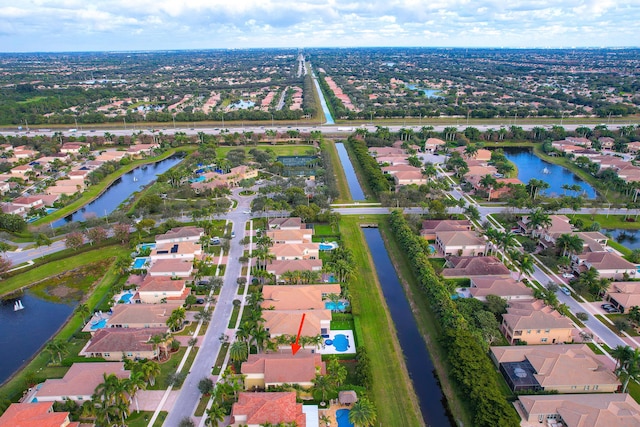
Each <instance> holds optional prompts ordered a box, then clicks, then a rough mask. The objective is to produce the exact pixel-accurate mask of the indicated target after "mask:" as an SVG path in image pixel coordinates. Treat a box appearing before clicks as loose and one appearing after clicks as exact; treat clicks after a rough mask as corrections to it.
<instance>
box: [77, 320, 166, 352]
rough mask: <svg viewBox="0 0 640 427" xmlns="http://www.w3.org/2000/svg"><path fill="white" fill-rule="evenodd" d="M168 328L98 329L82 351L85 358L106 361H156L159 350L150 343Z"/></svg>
mask: <svg viewBox="0 0 640 427" xmlns="http://www.w3.org/2000/svg"><path fill="white" fill-rule="evenodd" d="M168 330H169V328H167V327H166V326H165V327H162V328H141V329H138V328H135V329H131V328H103V329H98V330H97V331H96V332H95V333H94V334H93V336H92V337H91V339H90V340H89V342H88V343H87V345H86V346H85V347H84V349H83V350H82V351H81V352H80V355H81V356H85V357H102V358H103V359H105V360H108V361H121V360H123V358H126V359H130V360H141V359H149V360H152V359H156V358H157V357H158V352H159V348H158V346H157V345H155V344H154V343H152V342H151V338H153V337H154V336H156V335H160V336H164V335H165V334H166V333H167V332H168Z"/></svg>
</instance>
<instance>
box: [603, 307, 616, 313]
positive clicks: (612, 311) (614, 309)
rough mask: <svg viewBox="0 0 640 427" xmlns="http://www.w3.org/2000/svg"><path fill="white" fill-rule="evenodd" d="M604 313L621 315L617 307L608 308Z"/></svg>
mask: <svg viewBox="0 0 640 427" xmlns="http://www.w3.org/2000/svg"><path fill="white" fill-rule="evenodd" d="M604 311H606V312H607V313H609V314H615V313H620V310H618V309H616V308H615V307H611V308H607V309H605V310H604Z"/></svg>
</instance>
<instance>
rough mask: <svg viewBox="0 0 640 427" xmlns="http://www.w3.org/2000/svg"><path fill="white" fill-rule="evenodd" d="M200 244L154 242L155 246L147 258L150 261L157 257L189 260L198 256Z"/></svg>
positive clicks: (200, 250)
mask: <svg viewBox="0 0 640 427" xmlns="http://www.w3.org/2000/svg"><path fill="white" fill-rule="evenodd" d="M201 255H202V246H201V245H200V244H199V243H194V242H175V243H156V247H155V248H153V249H152V250H151V254H150V255H149V258H151V262H154V261H157V260H159V259H180V260H191V261H193V260H194V259H196V258H200V256H201Z"/></svg>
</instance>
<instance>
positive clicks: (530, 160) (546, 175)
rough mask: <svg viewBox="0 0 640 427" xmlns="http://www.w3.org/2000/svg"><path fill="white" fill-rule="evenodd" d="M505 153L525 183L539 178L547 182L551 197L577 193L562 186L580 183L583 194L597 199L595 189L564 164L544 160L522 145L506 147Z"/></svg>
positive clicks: (547, 191)
mask: <svg viewBox="0 0 640 427" xmlns="http://www.w3.org/2000/svg"><path fill="white" fill-rule="evenodd" d="M504 154H505V156H506V157H507V159H509V161H511V162H513V163H514V164H515V165H516V166H517V167H518V179H519V180H520V181H522V182H523V183H524V184H525V185H526V184H527V183H528V182H529V181H530V180H531V179H532V178H535V179H539V180H542V181H544V182H546V183H547V184H549V188H548V189H546V190H544V192H543V193H544V194H545V195H547V196H550V197H557V196H562V195H564V194H566V195H568V196H575V195H577V194H576V192H574V191H567V190H565V189H563V188H562V186H563V185H565V184H566V185H570V186H571V185H578V186H579V187H580V192H579V194H580V195H583V196H585V197H587V198H589V199H595V197H596V191H595V189H594V188H593V187H592V186H591V185H589V184H588V183H586V182H584V181H583V180H581V179H580V178H578V177H577V176H576V175H575V174H574V173H573V172H571V171H570V170H567V169H565V168H563V167H562V166H558V165H554V164H553V163H548V162H545V161H544V160H542V159H541V158H540V157H538V156H536V155H535V154H533V152H532V151H531V149H529V148H521V147H506V148H504Z"/></svg>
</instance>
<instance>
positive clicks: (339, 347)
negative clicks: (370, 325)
mask: <svg viewBox="0 0 640 427" xmlns="http://www.w3.org/2000/svg"><path fill="white" fill-rule="evenodd" d="M324 344H325V345H332V346H334V347H335V349H336V351H338V352H341V353H342V352H345V351H347V349H348V348H349V347H350V346H349V339H347V336H346V335H344V334H337V335H336V336H334V337H333V339H332V340H325V342H324Z"/></svg>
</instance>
